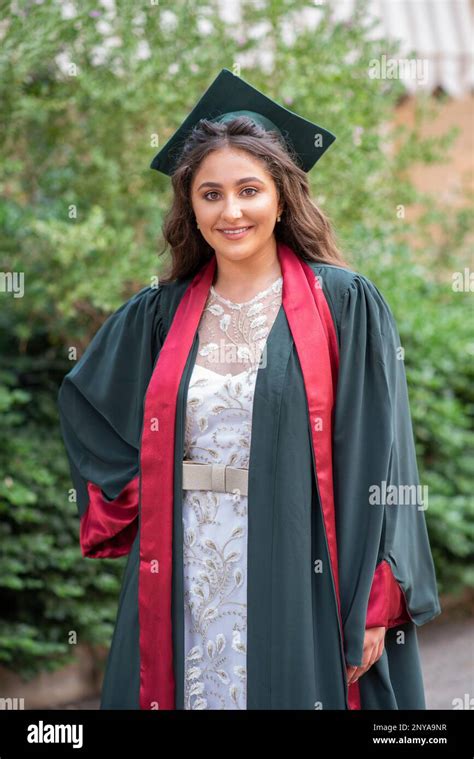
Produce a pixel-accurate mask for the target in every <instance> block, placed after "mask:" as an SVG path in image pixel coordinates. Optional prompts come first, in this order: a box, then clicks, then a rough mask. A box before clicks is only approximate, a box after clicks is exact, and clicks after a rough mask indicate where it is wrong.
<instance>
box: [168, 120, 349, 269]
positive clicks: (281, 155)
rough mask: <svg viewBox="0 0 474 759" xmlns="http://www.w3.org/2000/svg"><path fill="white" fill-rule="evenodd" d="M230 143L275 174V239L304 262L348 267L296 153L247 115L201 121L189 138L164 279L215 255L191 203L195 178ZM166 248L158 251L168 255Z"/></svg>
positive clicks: (176, 184)
mask: <svg viewBox="0 0 474 759" xmlns="http://www.w3.org/2000/svg"><path fill="white" fill-rule="evenodd" d="M224 147H232V148H236V149H240V150H245V151H247V152H248V153H250V155H252V156H253V157H254V158H256V159H259V160H260V161H262V162H263V163H264V165H265V168H266V169H267V171H268V172H269V173H270V175H271V176H272V178H273V180H274V182H275V185H276V188H277V193H278V195H279V199H281V200H282V201H283V212H282V214H281V221H280V222H277V224H276V225H275V232H274V234H275V239H276V240H277V241H281V242H283V243H286V244H287V245H288V246H289V247H290V248H292V249H293V250H294V252H295V253H296V254H297V255H299V256H300V257H301V258H302V259H304V260H306V261H316V262H321V263H329V264H335V265H336V266H343V267H348V266H349V265H348V264H347V263H346V262H345V261H344V259H343V257H342V254H341V253H340V251H339V250H338V248H337V245H336V242H335V235H334V232H333V229H332V227H331V224H330V222H329V219H328V217H327V216H326V215H325V214H324V213H323V212H322V211H321V210H320V209H319V208H318V207H317V205H316V204H315V203H314V202H313V201H312V200H311V197H310V190H309V185H308V180H307V176H306V173H305V172H304V171H303V170H302V169H301V168H299V166H298V157H297V155H296V154H294V152H293V151H292V150H291V148H289V146H288V145H287V143H286V142H284V140H283V138H282V137H280V135H278V134H277V133H276V132H268V131H266V130H265V129H264V128H263V127H262V126H260V125H259V124H256V123H255V122H254V121H252V119H250V118H248V117H246V116H238V117H236V118H235V119H232V120H231V121H228V122H226V123H219V122H214V121H209V120H208V119H201V121H199V122H198V124H197V125H196V126H195V127H194V129H193V130H192V132H191V134H190V135H189V137H188V139H187V140H186V142H185V144H184V147H183V150H182V153H181V156H180V159H179V162H178V164H177V166H176V168H175V170H174V171H173V174H172V177H171V181H172V186H173V191H174V198H173V203H172V206H171V208H170V210H169V211H168V213H167V215H166V217H165V220H164V223H163V237H164V240H165V242H166V243H167V246H169V248H170V251H171V266H170V267H169V268H168V270H167V272H166V273H165V274H163V275H160V281H161V282H171V281H174V280H176V279H180V278H188V277H192V276H194V275H195V274H197V272H198V271H199V270H200V269H201V268H202V266H204V264H206V263H207V262H208V261H209V260H210V258H211V257H212V256H213V255H214V249H213V248H211V246H210V245H209V244H208V243H207V242H206V240H205V239H204V237H203V236H202V235H201V233H200V232H199V230H198V229H197V226H196V220H195V216H194V212H193V207H192V203H191V184H192V179H193V177H194V175H195V173H196V171H197V169H198V167H199V166H200V164H201V162H202V161H203V160H204V158H206V156H207V155H209V153H211V151H213V150H219V149H220V148H224ZM167 246H166V245H165V248H164V249H163V250H162V251H161V252H160V254H159V255H160V256H161V255H163V254H164V253H166V251H167Z"/></svg>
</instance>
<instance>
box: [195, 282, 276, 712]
mask: <svg viewBox="0 0 474 759" xmlns="http://www.w3.org/2000/svg"><path fill="white" fill-rule="evenodd" d="M282 285H283V278H282V277H281V276H280V277H279V278H278V279H277V280H276V281H275V282H273V284H272V285H270V287H268V288H266V289H265V290H262V291H261V292H259V293H257V294H256V295H255V296H254V297H253V298H251V299H250V300H248V301H245V302H244V303H236V302H234V301H231V300H228V299H227V298H224V297H223V296H221V295H220V294H219V293H218V292H216V290H215V289H214V287H213V286H211V288H210V291H209V296H208V300H207V302H206V306H205V308H204V310H203V314H202V317H201V321H200V323H199V327H198V334H199V349H198V354H197V357H196V362H195V366H194V368H193V372H192V375H191V379H190V383H189V387H188V396H187V414H186V424H185V450H184V458H185V459H188V460H192V461H197V462H200V463H213V464H226V465H229V466H236V467H242V468H248V466H249V454H250V442H251V428H252V408H253V396H254V390H255V381H256V377H257V371H258V368H259V366H260V365H261V366H265V358H266V351H265V346H266V341H267V338H268V335H269V333H270V330H271V328H272V326H273V323H274V320H275V318H276V316H277V313H278V311H279V308H280V306H281V297H282ZM183 535H184V546H183V552H184V553H183V555H184V585H185V587H184V597H185V647H186V650H185V683H184V687H185V708H186V709H246V676H247V669H246V653H247V645H246V640H247V496H243V495H236V494H234V493H220V492H214V491H203V490H195V491H192V490H183Z"/></svg>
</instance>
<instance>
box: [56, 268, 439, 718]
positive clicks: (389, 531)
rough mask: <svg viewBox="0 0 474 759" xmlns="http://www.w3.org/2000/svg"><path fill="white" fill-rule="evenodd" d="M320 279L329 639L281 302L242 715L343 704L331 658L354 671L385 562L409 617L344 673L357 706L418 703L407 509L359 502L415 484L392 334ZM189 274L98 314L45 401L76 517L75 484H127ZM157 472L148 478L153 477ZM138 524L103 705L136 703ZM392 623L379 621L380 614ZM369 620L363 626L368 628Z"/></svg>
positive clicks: (308, 466)
mask: <svg viewBox="0 0 474 759" xmlns="http://www.w3.org/2000/svg"><path fill="white" fill-rule="evenodd" d="M309 265H310V266H311V268H312V269H313V271H314V273H315V274H316V275H318V276H320V277H321V282H322V286H323V292H324V295H325V297H326V299H327V302H328V304H329V307H330V311H331V316H332V318H333V320H334V325H335V328H336V333H337V339H338V346H339V357H340V366H339V376H338V384H337V395H336V407H335V413H334V430H333V467H334V469H333V471H334V499H335V519H336V526H337V551H338V564H339V580H340V600H341V617H342V625H343V631H342V632H343V636H341V629H340V624H339V620H338V615H337V609H336V596H335V591H334V586H333V580H332V577H331V572H330V571H322V572H316V571H315V570H314V567H315V562H318V561H322V566H323V567H328V566H329V556H328V546H327V541H326V536H325V531H324V525H323V520H322V513H321V505H320V498H319V493H318V487H317V485H316V480H315V469H314V467H315V462H314V459H313V454H312V448H311V444H310V434H311V432H310V427H309V421H308V410H307V401H306V396H305V387H304V383H303V377H302V373H301V368H300V364H299V360H298V356H297V353H296V350H295V345H294V342H293V338H292V335H291V332H290V330H289V326H288V322H287V318H286V315H285V311H284V309H283V306H282V307H281V308H280V311H279V313H278V315H277V317H276V319H275V322H274V324H273V326H272V329H271V332H270V334H269V336H268V339H267V366H266V369H265V371H262V370H259V372H258V376H257V381H256V387H255V396H254V406H253V416H252V436H251V441H252V442H251V451H250V466H249V498H248V565H247V572H248V603H247V608H248V628H247V708H248V709H304V710H306V709H321V708H322V709H348V708H350V707H349V705H348V692H347V691H348V689H347V686H346V664H352V665H361V664H362V649H363V641H364V633H365V629H366V624H367V610H368V599H369V594H370V591H371V585H372V580H373V578H374V572H375V570H376V568H377V567H379V566H380V562H382V561H385V562H387V563H388V565H389V566H390V569H391V571H392V573H393V576H394V578H395V579H396V581H397V583H398V584H399V587H400V588H401V589H402V591H403V596H404V599H405V601H406V610H407V612H408V614H409V618H410V621H408V622H404V623H402V624H391V623H389V627H388V629H387V632H386V635H385V648H384V651H383V654H382V656H381V658H380V659H379V660H378V661H377V662H376V663H375V664H374V665H373V666H372V667H371V668H370V669H369V670H368V672H367V673H366V674H364V675H363V676H362V677H361V678H360V680H359V688H360V708H362V709H425V708H426V704H425V698H424V688H423V678H422V672H421V667H420V658H419V650H418V641H417V632H416V628H417V627H418V626H419V625H422V624H424V623H425V622H428V621H429V620H431V619H433V618H434V617H436V616H437V615H438V614H440V611H441V609H440V605H439V599H438V593H437V585H436V577H435V571H434V566H433V560H432V556H431V551H430V545H429V539H428V534H427V529H426V521H425V511H424V507H422V506H419V507H417V506H415V505H413V504H411V505H410V504H406V503H393V504H390V503H387V504H386V505H385V506H383V507H381V506H380V505H379V506H377V505H373V504H370V503H369V501H368V493H369V489H370V488H371V487H373V486H374V485H377V484H380V483H382V482H385V483H387V484H388V485H389V486H396V487H397V488H399V489H400V487H402V488H403V487H404V486H416V485H418V484H419V479H418V470H417V463H416V456H415V447H414V439H413V432H412V425H411V418H410V410H409V402H408V393H407V385H406V378H405V367H404V362H403V360H401V359H400V358H399V355H398V351H397V348H398V347H399V346H400V338H399V335H398V331H397V327H396V324H395V321H394V318H393V316H392V313H391V311H390V308H389V306H388V305H387V303H386V301H385V299H384V298H383V296H382V295H381V294H380V292H379V291H378V289H377V288H376V287H375V285H374V284H373V283H372V282H371V281H370V280H369V279H367V278H366V277H364V276H363V275H361V274H359V273H356V272H354V271H350V270H347V269H344V268H342V267H337V266H332V265H329V264H316V263H310V264H309ZM190 281H191V280H190V279H188V280H185V281H177V282H174V283H172V284H167V285H166V284H160V286H159V287H157V288H152V287H146V288H144V289H142V290H141V291H140V292H138V293H137V294H136V295H135V296H133V297H132V298H131V299H130V300H129V301H127V302H126V303H125V304H123V305H122V306H121V308H119V309H118V310H117V311H116V312H115V313H114V314H113V315H112V316H110V317H109V318H108V319H107V320H106V322H105V323H104V325H103V326H102V328H101V329H100V330H99V331H98V333H97V334H96V335H95V337H94V338H93V340H92V341H91V343H90V345H89V347H88V349H87V350H86V351H85V353H84V355H83V356H82V358H81V359H80V360H79V361H78V363H77V364H76V366H75V367H74V368H73V369H72V371H70V372H69V374H67V375H66V377H65V378H64V381H63V383H62V385H61V388H60V392H59V398H58V400H59V411H60V420H61V427H62V432H63V437H64V441H65V445H66V450H67V453H68V457H69V462H70V467H71V475H72V479H73V482H74V485H75V487H76V489H77V495H78V511H79V515H80V516H81V518H82V517H83V516H84V514H85V512H86V510H87V508H88V503H89V497H88V489H87V485H88V483H95V484H96V485H97V486H99V487H100V488H101V490H102V492H103V494H104V496H105V497H106V498H107V499H110V500H113V499H115V498H117V496H118V495H119V494H120V493H121V492H122V491H123V489H124V488H125V487H126V486H127V485H128V484H129V483H130V482H131V481H133V480H134V478H137V476H138V475H139V468H140V467H139V461H140V459H139V452H140V443H141V431H142V420H143V406H144V397H145V393H146V389H147V386H148V383H149V381H150V378H151V375H152V372H153V367H154V365H155V363H156V360H157V357H158V354H159V351H160V348H161V346H162V345H163V342H164V340H165V338H166V334H167V331H168V330H169V328H170V325H171V323H172V320H173V317H174V314H175V312H176V309H177V307H178V304H179V302H180V300H181V298H182V297H183V294H184V292H185V291H186V289H187V287H188V286H189V284H190ZM197 350H198V336H197V334H196V337H195V339H194V342H193V347H192V350H191V352H190V354H189V357H188V360H187V364H186V367H185V371H184V373H183V376H182V378H181V383H180V389H179V394H178V404H177V417H176V439H175V476H174V513H173V581H172V594H173V595H172V626H173V650H174V654H173V669H174V675H175V683H176V707H175V708H177V709H183V708H184V699H183V694H184V687H183V686H184V683H183V678H184V660H183V657H184V599H183V526H182V459H183V450H184V424H185V413H186V397H187V387H188V383H189V380H190V376H191V373H192V369H193V366H194V361H195V358H196V354H197ZM158 476H159V472H157V477H158ZM139 540H140V533H139V530H138V531H137V532H136V536H135V538H134V540H133V543H132V544H131V550H129V557H128V562H127V565H126V568H125V571H124V575H123V584H122V589H121V593H120V598H119V604H118V613H117V619H116V625H115V631H114V635H113V639H112V644H111V649H110V652H109V656H108V661H107V668H106V673H105V679H104V683H103V689H102V700H101V708H102V709H139V708H140V706H139V688H140V651H139V632H140V631H139V614H138V611H139V610H138V578H139ZM392 622H393V620H392ZM368 626H372V625H368Z"/></svg>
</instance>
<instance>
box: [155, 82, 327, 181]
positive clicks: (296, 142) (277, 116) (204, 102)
mask: <svg viewBox="0 0 474 759" xmlns="http://www.w3.org/2000/svg"><path fill="white" fill-rule="evenodd" d="M230 108H232V110H230ZM240 115H245V116H250V117H251V118H252V119H253V120H254V121H256V122H257V123H259V124H261V125H262V126H263V127H264V128H265V129H274V130H276V131H277V132H280V134H281V135H282V136H283V138H284V139H285V141H286V142H287V143H288V144H290V145H291V146H292V147H293V148H294V150H295V151H296V153H297V155H298V156H299V158H300V161H301V168H302V169H303V171H309V170H310V169H311V168H312V167H313V166H314V164H315V163H316V161H319V159H320V158H321V156H322V155H323V153H325V152H326V150H327V149H328V147H329V146H330V145H331V144H332V143H333V142H334V140H335V139H336V137H335V135H334V134H331V132H328V130H327V129H323V128H322V127H320V126H318V125H317V124H314V123H313V122H312V121H308V119H304V118H303V117H302V116H298V114H296V113H293V111H289V110H288V109H287V108H284V107H283V106H282V105H278V103H275V102H274V101H273V100H272V99H271V98H269V97H267V96H266V95H263V94H262V93H261V92H259V91H258V90H256V89H255V87H252V86H251V85H250V84H248V83H247V82H245V81H244V80H243V79H241V78H240V77H239V76H236V75H235V74H233V73H232V72H231V71H229V69H222V71H221V72H220V74H219V75H218V76H217V77H216V78H215V79H214V81H213V82H212V84H211V86H210V87H209V88H208V89H207V90H206V92H205V93H204V95H203V96H202V97H201V99H200V100H199V101H198V102H197V103H196V105H195V106H194V108H193V110H192V111H191V113H190V114H189V115H188V116H187V117H186V118H185V120H184V121H183V123H182V124H181V126H180V127H179V128H178V129H177V130H176V132H175V133H174V134H173V135H172V137H170V139H169V140H168V142H167V143H166V145H164V146H163V147H162V148H161V150H160V151H159V152H158V153H157V154H156V156H155V157H154V159H153V161H152V162H151V164H150V168H151V169H156V170H157V171H161V172H163V174H167V175H171V174H172V173H173V170H174V167H175V165H176V163H177V161H178V159H179V157H180V154H181V151H182V148H183V146H184V143H185V141H186V138H187V137H188V136H189V133H190V132H191V130H192V129H193V127H194V126H195V125H196V124H197V123H198V121H199V120H200V119H204V118H205V119H209V120H210V121H229V120H230V119H232V118H235V117H236V116H240Z"/></svg>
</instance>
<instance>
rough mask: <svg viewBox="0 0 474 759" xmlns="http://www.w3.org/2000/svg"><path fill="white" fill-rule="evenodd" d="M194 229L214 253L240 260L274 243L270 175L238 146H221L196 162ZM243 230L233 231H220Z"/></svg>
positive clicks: (273, 189)
mask: <svg viewBox="0 0 474 759" xmlns="http://www.w3.org/2000/svg"><path fill="white" fill-rule="evenodd" d="M191 202H192V206H193V210H194V213H195V215H196V222H197V223H198V224H199V227H200V232H201V234H202V236H203V237H204V238H205V240H206V241H207V242H208V243H209V245H210V246H211V247H212V248H213V249H214V251H215V252H216V255H221V256H223V257H224V258H227V259H229V260H233V261H234V260H236V259H238V260H241V259H244V258H248V257H250V256H252V255H254V254H256V253H262V252H264V251H266V250H268V249H269V246H270V245H274V237H273V230H274V227H275V222H276V218H277V216H278V214H279V213H280V206H279V203H278V193H277V189H276V185H275V182H274V180H273V177H272V176H271V175H270V174H269V173H268V171H267V169H266V167H265V166H264V164H263V163H262V162H261V161H258V160H257V159H255V158H253V156H251V155H250V154H249V153H247V152H246V151H244V150H239V149H235V148H221V149H220V150H215V151H213V152H212V153H210V154H209V155H208V156H207V157H206V158H205V159H204V160H203V162H202V163H201V165H200V167H199V169H198V170H197V172H196V174H195V175H194V178H193V182H192V185H191ZM243 227H244V228H246V231H244V232H242V233H239V234H232V233H227V234H226V232H225V231H223V230H236V229H242V228H243Z"/></svg>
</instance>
